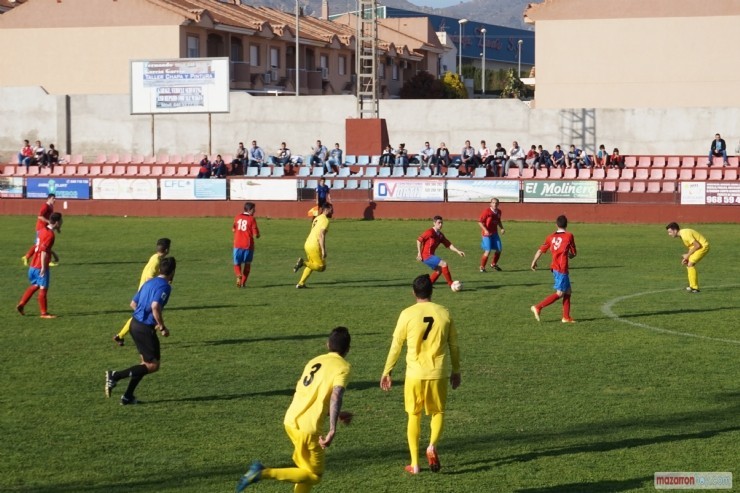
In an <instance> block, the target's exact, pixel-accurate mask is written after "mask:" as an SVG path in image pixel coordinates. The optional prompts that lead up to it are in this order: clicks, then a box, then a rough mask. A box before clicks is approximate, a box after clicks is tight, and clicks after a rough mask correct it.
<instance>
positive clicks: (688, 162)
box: [681, 156, 694, 168]
mask: <svg viewBox="0 0 740 493" xmlns="http://www.w3.org/2000/svg"><path fill="white" fill-rule="evenodd" d="M681 167H682V168H693V167H694V156H684V157H683V158H681Z"/></svg>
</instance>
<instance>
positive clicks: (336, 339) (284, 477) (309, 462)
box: [236, 327, 351, 493]
mask: <svg viewBox="0 0 740 493" xmlns="http://www.w3.org/2000/svg"><path fill="white" fill-rule="evenodd" d="M350 339H351V338H350V335H349V330H347V328H346V327H337V328H335V329H334V330H332V331H331V334H329V340H328V341H327V342H326V346H327V348H329V352H328V353H326V354H323V355H321V356H317V357H316V358H314V359H312V360H311V361H309V362H308V364H307V365H306V366H305V368H304V369H303V373H302V374H301V376H300V378H299V379H298V383H297V384H296V388H295V394H294V395H293V402H292V403H291V404H290V407H289V408H288V412H287V413H286V414H285V419H284V421H283V424H284V426H285V432H286V433H287V434H288V437H289V438H290V440H291V442H293V447H294V451H293V462H294V463H295V465H296V467H286V468H281V469H273V468H266V467H264V466H263V465H262V463H260V462H259V461H255V462H253V463H252V465H251V466H250V467H249V470H248V471H247V473H246V474H245V475H244V476H242V477H241V479H240V480H239V482H238V483H237V485H236V491H237V492H240V491H243V490H244V488H246V487H247V486H249V485H250V484H253V483H256V482H257V481H260V480H261V479H277V480H278V481H287V482H290V483H294V484H295V488H294V490H293V491H294V492H295V493H307V492H309V491H311V487H312V486H313V485H315V484H317V483H318V482H319V481H321V476H322V475H323V473H324V455H325V452H324V449H325V448H327V447H328V446H329V445H331V443H332V440H333V439H334V435H335V433H336V426H337V421H344V422H345V423H349V420H350V419H351V414H349V413H343V412H342V398H343V397H344V389H345V388H346V387H347V381H348V380H349V373H350V364H349V363H348V362H347V361H346V360H345V359H344V358H345V356H347V353H348V352H349V347H350ZM327 414H328V415H329V431H328V432H327V433H326V435H324V436H321V433H322V431H323V428H324V420H325V417H326V415H327Z"/></svg>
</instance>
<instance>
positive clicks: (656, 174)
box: [648, 168, 663, 180]
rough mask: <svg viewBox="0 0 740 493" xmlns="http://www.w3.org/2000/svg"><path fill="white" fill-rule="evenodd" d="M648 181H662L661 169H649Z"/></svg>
mask: <svg viewBox="0 0 740 493" xmlns="http://www.w3.org/2000/svg"><path fill="white" fill-rule="evenodd" d="M648 179H650V180H662V179H663V168H650V176H649V177H648Z"/></svg>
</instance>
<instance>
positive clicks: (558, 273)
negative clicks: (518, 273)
mask: <svg viewBox="0 0 740 493" xmlns="http://www.w3.org/2000/svg"><path fill="white" fill-rule="evenodd" d="M555 224H557V226H558V229H557V231H555V232H554V233H553V234H551V235H550V236H548V237H547V238H545V242H544V243H543V244H542V245H541V246H540V248H539V249H537V252H536V253H535V254H534V258H533V259H532V270H537V260H539V258H540V257H541V256H542V254H543V253H545V252H546V251H547V250H548V249H549V250H550V253H552V263H551V264H550V270H552V275H553V277H554V278H555V286H554V288H555V293H553V294H551V295H550V296H548V297H547V298H545V299H544V300H542V301H541V302H540V303H539V304H537V305H532V307H531V308H530V310H532V313H533V314H534V318H536V319H537V321H538V322H539V321H540V312H541V311H542V309H543V308H545V307H546V306H547V305H550V304H552V303H554V302H556V301H557V300H559V299H560V298H562V299H563V319H562V322H563V323H564V324H567V323H574V322H575V320H573V319H572V318H570V277H569V276H568V260H569V259H572V258H573V257H575V256H576V240H575V238H574V237H573V234H572V233H568V232H567V231H566V229H567V228H568V218H567V217H565V216H558V218H557V220H556V221H555Z"/></svg>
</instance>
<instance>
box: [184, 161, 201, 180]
mask: <svg viewBox="0 0 740 493" xmlns="http://www.w3.org/2000/svg"><path fill="white" fill-rule="evenodd" d="M184 167H185V168H188V176H189V177H191V178H195V177H197V176H198V173H200V166H198V165H197V164H195V165H191V166H184Z"/></svg>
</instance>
